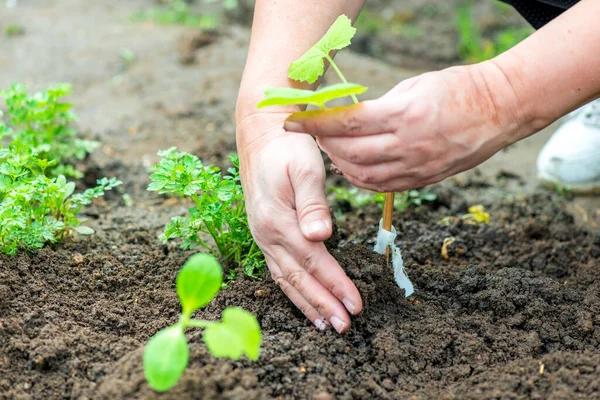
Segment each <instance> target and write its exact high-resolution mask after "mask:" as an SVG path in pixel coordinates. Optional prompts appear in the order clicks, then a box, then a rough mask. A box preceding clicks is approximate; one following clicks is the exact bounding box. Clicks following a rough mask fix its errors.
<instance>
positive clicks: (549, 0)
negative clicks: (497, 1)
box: [502, 0, 579, 29]
mask: <svg viewBox="0 0 600 400" xmlns="http://www.w3.org/2000/svg"><path fill="white" fill-rule="evenodd" d="M502 1H503V2H505V3H508V4H510V5H512V6H513V7H514V8H515V9H516V10H517V11H518V12H519V13H521V15H522V16H523V17H525V19H526V20H527V21H529V23H530V24H531V25H533V27H534V28H536V29H537V28H541V27H542V26H544V25H546V24H547V23H548V22H550V21H552V20H553V19H554V18H556V17H558V16H559V15H560V14H562V13H563V12H564V11H565V10H566V9H568V8H569V7H572V6H574V5H575V4H577V3H578V2H579V0H502Z"/></svg>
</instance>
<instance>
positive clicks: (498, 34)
mask: <svg viewBox="0 0 600 400" xmlns="http://www.w3.org/2000/svg"><path fill="white" fill-rule="evenodd" d="M159 3H160V2H153V1H151V0H129V1H127V2H123V1H117V0H110V1H109V0H107V1H102V2H82V1H78V0H59V1H49V0H32V1H16V2H15V1H12V0H9V1H6V4H0V7H1V12H0V33H1V34H2V35H1V36H0V88H6V87H8V86H9V85H10V84H11V83H13V82H21V83H24V84H26V85H28V86H30V87H31V88H32V89H43V88H46V87H48V86H49V85H50V84H52V83H57V82H70V83H72V84H73V88H74V93H73V95H72V96H71V100H72V102H73V103H74V104H75V110H76V111H77V114H78V115H79V126H80V128H81V129H82V130H83V131H84V132H86V134H87V135H88V136H91V137H97V138H99V139H100V140H101V141H102V143H103V149H102V150H103V151H101V152H99V153H97V154H96V155H95V156H94V157H95V158H96V159H97V161H98V162H99V163H100V164H103V163H107V162H110V161H111V160H114V159H115V158H118V159H120V160H121V161H122V162H123V163H125V164H131V165H145V166H147V165H150V163H151V162H152V161H155V160H156V157H155V156H154V155H155V154H156V151H157V150H158V149H163V148H168V147H170V146H178V147H179V148H180V149H183V150H186V151H195V152H196V153H200V155H201V154H202V152H203V150H204V151H205V152H207V153H209V152H210V151H211V150H212V149H214V147H215V146H224V148H225V149H230V150H232V151H233V150H234V143H233V140H234V129H235V128H234V118H233V115H234V106H235V98H236V95H237V89H238V85H239V80H240V77H241V72H242V69H243V66H244V61H245V57H246V51H247V44H248V38H249V25H250V23H251V16H252V4H253V2H252V1H249V0H240V1H238V2H233V3H231V2H230V5H235V7H234V8H233V9H230V10H224V7H222V4H218V3H217V4H204V3H202V2H194V3H191V4H189V5H188V4H187V3H183V2H180V1H176V2H170V3H167V4H159ZM225 3H227V2H225ZM9 5H10V6H12V7H8V6H9ZM226 5H227V4H226ZM217 19H219V20H217ZM225 21H226V22H227V23H225ZM357 27H358V28H359V34H358V35H357V38H356V40H355V41H354V43H353V47H352V48H353V50H354V52H343V53H342V54H340V56H339V60H340V61H339V62H340V64H341V66H342V69H343V70H345V71H348V72H347V74H348V77H349V79H350V80H353V81H358V82H361V83H363V84H365V85H367V86H369V87H370V91H369V93H368V96H367V97H376V96H379V95H381V94H383V93H385V92H386V91H387V90H389V89H390V88H391V87H392V86H393V85H395V84H396V83H397V82H399V81H400V80H402V79H405V78H407V77H410V76H413V75H416V74H418V73H421V72H424V71H428V70H433V69H439V68H443V67H445V66H449V65H454V64H457V63H465V62H476V61H481V60H483V59H486V58H489V57H491V56H493V55H495V54H497V53H498V52H501V51H502V50H504V49H506V48H509V47H510V46H512V45H514V44H515V43H517V42H518V41H519V40H521V39H522V38H524V37H525V36H527V35H528V34H529V33H530V32H531V29H530V28H529V27H528V26H527V24H526V23H525V22H524V21H523V20H522V19H521V17H520V16H519V15H518V14H517V13H516V12H515V11H514V10H513V9H512V8H510V7H508V6H505V5H503V4H501V3H500V2H495V1H491V0H490V1H479V2H469V1H465V0H451V1H448V0H445V1H441V0H427V1H422V0H418V1H417V0H405V1H390V0H372V1H370V2H368V6H367V8H366V9H365V11H364V12H363V14H362V15H361V17H360V18H359V21H358V22H357ZM556 126H557V124H554V125H553V126H551V127H549V128H547V129H545V130H544V131H543V132H540V133H539V134H537V135H534V136H533V137H531V138H529V139H527V140H524V141H522V142H520V143H517V144H515V145H513V146H511V147H510V148H508V149H506V150H504V151H502V152H500V153H499V154H497V155H496V156H494V157H493V158H492V159H491V160H489V161H488V162H486V163H484V164H483V165H481V166H480V167H479V168H477V169H476V170H474V171H470V172H468V173H464V174H461V175H460V176H458V177H456V178H454V179H459V180H481V181H486V182H495V183H496V184H495V185H494V186H497V187H498V188H500V191H501V192H503V191H506V192H510V193H511V194H515V193H516V194H518V193H530V192H532V191H534V190H538V186H537V181H536V179H535V159H536V156H537V153H538V151H539V149H540V148H541V146H542V145H543V144H544V142H545V141H546V140H547V139H548V137H549V136H550V135H551V134H552V132H553V131H554V129H556ZM216 132H221V134H219V135H217V134H216ZM223 132H224V133H223ZM561 189H564V188H561ZM566 193H567V195H568V191H567V192H566ZM599 207H600V200H598V199H597V198H595V197H579V198H576V199H574V200H572V201H571V202H570V203H569V208H570V209H571V210H572V212H573V214H574V215H575V217H576V218H577V220H578V221H580V222H581V223H583V224H585V225H586V226H588V227H590V228H592V229H594V230H595V229H598V227H599V221H600V214H599Z"/></svg>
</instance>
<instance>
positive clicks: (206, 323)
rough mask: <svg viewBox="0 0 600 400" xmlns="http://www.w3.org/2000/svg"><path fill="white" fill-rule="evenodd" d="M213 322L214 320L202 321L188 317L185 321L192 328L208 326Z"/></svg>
mask: <svg viewBox="0 0 600 400" xmlns="http://www.w3.org/2000/svg"><path fill="white" fill-rule="evenodd" d="M214 324H215V322H211V321H203V320H201V319H190V320H188V321H187V326H192V327H194V328H208V327H209V326H211V325H214Z"/></svg>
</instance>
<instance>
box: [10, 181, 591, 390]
mask: <svg viewBox="0 0 600 400" xmlns="http://www.w3.org/2000/svg"><path fill="white" fill-rule="evenodd" d="M111 172H113V171H111ZM121 174H127V176H136V171H127V170H121ZM137 176H138V177H139V178H140V179H143V176H144V175H143V171H138V173H137ZM141 185H142V182H140V186H141ZM467 186H469V185H467ZM433 190H434V192H435V193H436V194H437V196H438V200H437V201H436V202H435V203H434V204H431V205H428V206H425V207H422V208H421V209H420V210H418V211H414V210H413V211H411V212H409V213H405V214H402V215H400V216H397V227H398V228H399V231H400V232H401V234H400V241H399V243H400V244H401V245H402V247H403V248H404V258H405V263H406V266H407V272H408V273H409V275H410V276H411V278H412V279H413V281H414V283H415V287H416V293H415V295H414V296H412V297H411V298H409V299H408V300H406V299H404V297H403V292H402V291H401V290H400V289H398V288H397V287H396V285H395V284H394V282H393V278H392V275H391V271H390V269H389V268H387V267H386V265H385V260H384V258H383V256H380V255H376V254H374V253H373V252H372V251H371V247H372V241H373V238H374V236H375V228H376V223H375V222H376V221H377V220H378V219H379V213H380V211H379V208H378V207H376V206H372V207H368V208H367V209H366V210H363V211H356V210H349V211H348V212H346V213H344V214H343V222H339V223H338V225H339V230H338V233H337V235H336V238H334V240H332V241H330V242H329V246H330V250H331V251H332V253H333V254H334V256H335V257H336V259H337V260H338V261H339V262H340V263H341V265H342V266H343V267H344V269H345V270H346V271H347V273H348V274H349V276H350V277H351V278H352V279H353V280H354V281H355V282H356V284H357V287H358V288H359V290H360V292H361V295H362V297H363V300H364V302H365V309H364V311H363V313H362V314H361V315H360V316H358V317H355V318H354V319H353V325H352V327H351V328H350V330H349V332H348V333H346V334H345V335H338V334H336V333H335V331H333V330H332V329H329V330H328V331H326V332H320V331H318V330H317V329H316V328H314V327H313V326H312V324H311V323H310V322H309V321H308V320H306V319H305V318H304V317H303V316H302V314H301V313H300V312H299V311H298V310H296V309H295V307H294V306H293V304H292V303H291V302H290V301H289V300H287V298H286V297H285V296H284V295H283V294H282V292H281V291H280V290H279V288H278V287H277V286H276V285H275V283H274V282H273V281H272V280H271V279H270V278H265V279H264V280H263V281H253V280H250V279H248V278H240V279H238V280H237V281H235V282H233V283H231V284H230V285H229V287H228V288H227V289H226V290H224V291H222V293H220V294H219V295H218V297H217V299H216V300H215V301H214V302H213V303H212V304H210V305H209V306H208V307H206V308H205V309H203V310H202V311H201V312H199V313H198V316H199V317H201V318H205V319H218V318H219V315H220V313H221V311H222V310H223V309H224V308H225V307H226V306H231V305H239V306H242V307H244V308H245V309H247V310H249V311H251V312H252V313H254V314H255V315H256V316H257V318H258V320H259V322H260V324H261V326H262V329H263V335H264V345H263V350H262V355H261V357H260V359H259V361H258V362H255V363H251V362H249V361H238V362H231V361H227V360H217V359H215V358H214V357H212V356H211V355H210V354H209V353H208V351H207V350H206V348H205V347H204V346H203V344H202V343H201V341H200V337H201V336H200V335H201V333H200V332H193V331H192V332H190V333H189V334H188V337H189V341H190V348H191V359H190V364H189V368H188V370H187V371H186V372H185V373H184V375H183V378H182V380H181V381H180V382H179V383H178V385H177V386H176V387H175V388H174V389H173V390H172V391H171V392H169V393H167V394H166V395H163V396H161V397H163V398H173V399H179V398H186V397H191V396H194V397H197V398H226V399H238V398H239V399H242V398H257V399H258V398H277V397H281V398H289V397H295V398H318V399H327V398H347V399H360V398H368V397H371V398H383V399H385V398H390V399H396V398H397V399H402V398H455V397H459V398H548V397H550V396H556V398H582V399H583V398H593V397H594V396H598V390H599V389H600V387H599V385H600V380H599V378H598V374H599V373H600V370H599V369H598V366H599V365H600V354H599V353H598V346H599V344H600V296H599V294H600V268H598V257H599V256H600V239H599V238H598V237H595V236H594V235H591V234H588V233H586V232H585V231H583V230H581V229H580V228H578V227H576V226H575V224H574V222H573V218H572V217H571V216H569V215H568V214H566V213H565V212H564V211H563V205H562V203H560V202H557V201H558V200H559V199H557V198H554V197H553V196H551V195H548V194H539V195H535V196H531V197H526V198H512V199H509V200H498V201H493V202H491V203H490V204H488V211H489V212H490V214H491V218H492V222H491V223H490V224H489V225H485V224H479V225H471V224H467V223H465V222H463V221H455V222H451V223H450V224H449V225H438V224H436V222H437V221H439V220H440V219H441V218H442V217H444V216H447V215H460V214H461V213H463V212H464V211H465V210H466V206H467V204H470V203H469V202H472V201H473V200H475V199H479V200H480V202H484V203H485V202H486V199H488V198H489V196H487V195H486V192H488V191H486V189H485V188H484V189H482V188H468V187H467V188H465V187H464V185H463V187H459V186H458V185H457V184H456V183H449V184H445V185H438V186H436V187H435V188H434V189H433ZM461 193H466V194H461ZM137 195H138V196H140V197H142V198H145V199H146V201H145V203H146V204H147V205H145V206H143V205H140V204H138V205H136V206H134V207H131V208H126V207H123V206H122V205H119V204H118V199H113V200H109V201H108V203H107V204H100V205H97V206H96V207H95V208H93V209H92V210H91V211H90V215H91V216H95V217H96V218H97V219H96V220H95V221H94V223H93V224H92V226H93V227H94V228H95V229H97V230H98V231H99V233H98V234H97V235H96V236H95V237H91V238H90V239H89V240H85V241H77V242H74V243H68V244H65V245H64V246H59V247H56V248H54V249H50V248H46V249H43V250H41V251H39V252H37V253H36V254H27V253H21V254H19V255H18V256H17V257H16V258H9V257H7V256H2V257H1V258H0V265H1V266H2V267H1V269H0V282H2V283H1V284H0V321H1V323H2V325H1V327H0V344H1V345H2V349H3V356H2V359H0V361H1V364H0V372H1V374H0V376H1V378H0V393H5V397H8V398H28V397H32V398H61V397H67V398H94V399H100V398H106V399H114V398H152V397H154V396H158V395H156V394H154V393H153V392H152V390H151V389H150V388H149V387H148V386H147V384H146V383H145V380H144V376H143V371H142V350H143V346H144V344H145V343H146V341H147V340H148V339H149V337H150V336H152V335H153V334H154V333H155V332H157V331H158V330H159V329H161V328H163V327H165V326H167V325H169V324H172V323H174V322H176V320H177V317H178V313H179V311H180V310H179V305H178V300H177V297H176V294H175V292H174V291H173V287H174V278H175V275H176V273H177V271H178V269H179V267H180V266H181V265H182V263H183V262H184V261H185V259H186V258H187V257H188V256H189V254H190V253H185V252H182V251H180V250H178V249H177V247H176V246H171V245H168V246H165V245H163V244H162V243H160V242H159V241H158V239H157V238H156V236H157V234H158V233H159V231H160V230H161V229H162V224H164V222H165V221H166V220H168V218H169V216H170V215H173V213H176V212H177V209H178V208H179V207H181V206H182V205H181V204H177V203H176V204H174V203H173V202H172V201H171V202H168V203H167V204H168V205H167V206H165V205H163V204H164V203H163V201H162V200H161V199H156V198H152V197H151V196H149V195H146V194H144V193H139V194H137ZM467 196H468V197H467ZM488 201H489V200H488ZM149 204H151V205H149ZM340 215H342V214H340V213H339V212H338V219H339V216H340ZM447 237H454V238H455V239H456V241H455V242H454V243H453V244H451V245H450V246H449V247H448V259H444V258H443V257H442V255H441V247H442V244H443V241H444V239H445V238H447Z"/></svg>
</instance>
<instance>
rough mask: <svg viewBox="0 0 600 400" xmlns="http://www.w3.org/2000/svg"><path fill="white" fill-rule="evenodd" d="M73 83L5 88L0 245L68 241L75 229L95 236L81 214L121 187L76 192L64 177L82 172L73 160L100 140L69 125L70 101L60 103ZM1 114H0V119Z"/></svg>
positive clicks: (8, 249) (112, 182) (13, 247)
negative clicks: (33, 91)
mask: <svg viewBox="0 0 600 400" xmlns="http://www.w3.org/2000/svg"><path fill="white" fill-rule="evenodd" d="M69 91H70V87H69V86H68V85H59V86H57V87H55V88H52V89H49V90H48V91H46V92H41V93H36V94H34V95H29V94H27V92H26V90H25V87H24V86H22V85H13V86H12V88H11V89H10V90H5V91H1V92H0V97H3V98H4V99H5V100H6V105H7V108H8V113H7V116H6V117H7V118H6V121H3V120H0V220H2V224H0V249H1V250H2V252H4V253H7V254H11V255H12V254H15V253H16V252H17V250H19V249H26V250H33V249H37V248H41V247H43V246H44V245H45V244H46V243H54V242H57V241H61V240H63V239H64V237H65V235H66V234H68V233H69V232H71V231H76V232H78V233H80V234H91V233H93V230H92V229H91V228H88V227H85V226H80V223H81V220H80V219H79V218H78V217H77V215H78V214H79V212H80V211H81V210H82V209H83V208H84V207H85V206H86V205H89V204H90V203H91V202H92V200H93V199H95V198H97V197H100V196H102V195H103V194H104V192H105V191H106V190H110V189H112V188H114V187H116V186H118V185H119V184H120V183H121V182H119V181H117V180H116V179H106V178H104V179H101V180H99V181H98V186H97V187H95V188H91V189H87V190H86V191H84V192H83V193H74V192H75V183H74V182H69V181H67V178H66V177H65V176H72V177H79V176H81V173H80V172H79V171H77V170H76V169H75V168H74V167H73V166H72V165H70V164H68V162H69V161H72V160H73V159H83V158H84V157H85V156H86V155H87V154H88V153H89V152H90V151H92V150H93V149H94V148H96V147H97V143H96V142H92V141H87V140H82V139H79V138H77V137H76V133H75V131H74V130H73V129H72V128H70V126H69V123H70V121H72V120H73V119H74V115H73V114H72V113H71V111H70V108H71V105H70V104H68V103H61V102H60V98H61V97H63V96H65V95H66V94H68V93H69ZM1 116H2V114H1V113H0V117H1Z"/></svg>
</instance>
